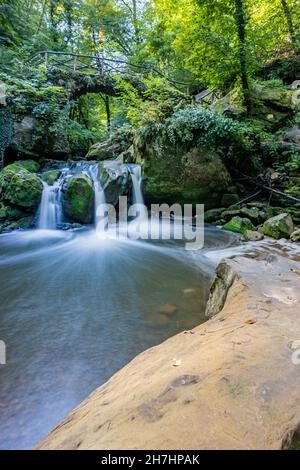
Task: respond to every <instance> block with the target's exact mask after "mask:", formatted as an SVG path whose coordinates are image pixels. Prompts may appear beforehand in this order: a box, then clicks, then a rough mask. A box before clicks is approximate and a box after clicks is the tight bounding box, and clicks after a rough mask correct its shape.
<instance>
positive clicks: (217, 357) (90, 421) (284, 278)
mask: <svg viewBox="0 0 300 470" xmlns="http://www.w3.org/2000/svg"><path fill="white" fill-rule="evenodd" d="M248 246H249V250H247V252H245V254H244V255H243V256H236V257H234V258H233V259H229V260H226V261H225V262H223V263H222V264H221V265H219V268H218V270H217V273H218V276H217V278H216V281H215V282H214V283H213V286H212V290H211V295H210V300H209V304H208V310H207V313H208V314H209V315H211V314H213V315H214V316H213V317H212V318H211V319H209V320H208V321H207V322H206V323H204V324H202V325H201V326H199V327H197V328H195V329H193V330H191V331H184V332H182V333H181V334H179V335H176V336H174V337H172V338H170V339H169V340H167V341H165V342H164V343H163V344H161V345H159V346H157V347H154V348H151V349H149V350H147V351H145V352H144V353H142V354H140V355H139V356H137V357H136V358H135V359H134V360H133V361H132V362H130V363H129V364H128V365H127V366H126V367H124V368H123V369H122V370H120V371H119V372H118V373H116V374H115V375H114V376H113V377H112V378H111V379H110V380H109V381H108V382H107V383H106V384H104V385H103V386H102V387H100V388H99V389H97V390H96V391H95V392H94V393H92V394H91V395H90V396H89V397H88V398H87V399H86V400H85V401H84V402H83V403H82V404H80V405H79V406H78V407H77V408H76V409H75V410H74V411H72V412H71V413H70V415H69V416H68V417H67V418H65V420H64V421H63V422H62V423H61V424H60V425H59V426H58V427H57V428H56V429H55V430H53V431H52V432H51V433H50V435H49V436H48V437H46V438H45V439H44V440H43V441H42V442H41V443H40V444H39V445H38V446H37V448H38V449H283V448H289V447H290V446H291V445H292V446H297V445H298V444H297V441H296V438H297V430H298V429H299V424H300V402H299V387H300V373H299V370H300V369H299V367H300V366H299V365H296V364H297V363H298V362H299V361H298V359H299V355H298V352H299V350H298V349H297V348H299V339H300V324H299V318H298V317H299V302H300V271H299V261H300V253H299V251H297V250H296V248H295V247H296V245H292V244H290V243H288V242H286V243H284V244H283V243H280V242H272V243H271V242H265V241H263V242H261V243H259V244H256V245H255V246H253V245H248ZM220 293H221V294H222V295H223V301H222V302H221V303H219V304H218V300H219V299H220ZM224 302H225V303H224ZM223 303H224V307H223V308H222V304H223ZM220 308H222V310H221V311H219V312H218V310H219V309H220ZM83 379H84V378H83Z"/></svg>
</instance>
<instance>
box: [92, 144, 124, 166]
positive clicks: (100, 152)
mask: <svg viewBox="0 0 300 470" xmlns="http://www.w3.org/2000/svg"><path fill="white" fill-rule="evenodd" d="M120 153H121V147H120V145H119V144H118V143H116V142H114V141H112V140H107V141H105V142H98V143H96V144H94V145H92V146H91V147H90V149H89V151H88V153H87V155H86V159H87V160H100V161H102V160H114V159H115V158H117V157H118V155H119V154H120Z"/></svg>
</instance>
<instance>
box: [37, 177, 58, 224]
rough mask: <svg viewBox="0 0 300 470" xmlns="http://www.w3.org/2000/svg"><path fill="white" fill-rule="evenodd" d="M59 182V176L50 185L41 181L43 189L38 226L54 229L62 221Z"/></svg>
mask: <svg viewBox="0 0 300 470" xmlns="http://www.w3.org/2000/svg"><path fill="white" fill-rule="evenodd" d="M61 182H62V179H61V178H59V180H58V181H56V182H55V183H54V184H53V185H52V186H49V185H48V184H47V183H46V182H45V181H43V185H44V189H43V194H42V200H41V204H40V209H39V218H38V228H39V229H42V230H56V227H57V224H59V223H61V221H62V205H61Z"/></svg>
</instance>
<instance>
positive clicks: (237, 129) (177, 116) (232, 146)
mask: <svg viewBox="0 0 300 470" xmlns="http://www.w3.org/2000/svg"><path fill="white" fill-rule="evenodd" d="M166 126H167V133H168V136H169V139H170V141H171V142H173V143H174V144H175V143H179V142H183V143H184V142H192V141H194V142H196V143H197V145H199V146H200V145H204V146H206V147H208V148H214V149H216V150H217V151H218V152H219V153H221V154H222V155H223V156H224V157H225V158H226V159H228V160H230V159H231V158H233V159H234V160H235V161H238V158H239V157H240V156H241V155H242V154H243V153H244V152H251V151H252V150H253V143H252V141H251V135H250V133H249V129H248V128H247V127H246V126H245V125H244V124H241V123H239V122H236V121H234V120H233V119H230V118H226V117H223V116H220V115H219V114H218V113H215V112H214V111H212V110H210V109H206V108H202V107H192V106H191V107H187V108H185V109H182V110H179V111H177V112H176V113H174V114H173V115H172V116H171V117H170V118H169V119H167V121H166Z"/></svg>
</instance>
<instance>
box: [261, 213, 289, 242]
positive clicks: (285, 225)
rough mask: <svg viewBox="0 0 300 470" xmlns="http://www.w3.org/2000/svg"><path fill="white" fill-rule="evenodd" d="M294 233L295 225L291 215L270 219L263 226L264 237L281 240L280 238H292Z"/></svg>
mask: <svg viewBox="0 0 300 470" xmlns="http://www.w3.org/2000/svg"><path fill="white" fill-rule="evenodd" d="M293 231H294V223H293V220H292V218H291V216H290V215H289V214H286V213H284V214H279V215H276V216H275V217H272V218H271V219H268V220H267V221H266V222H265V223H264V226H263V232H264V235H267V236H269V237H272V238H275V239H276V240H279V239H280V238H290V236H291V234H292V233H293Z"/></svg>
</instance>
